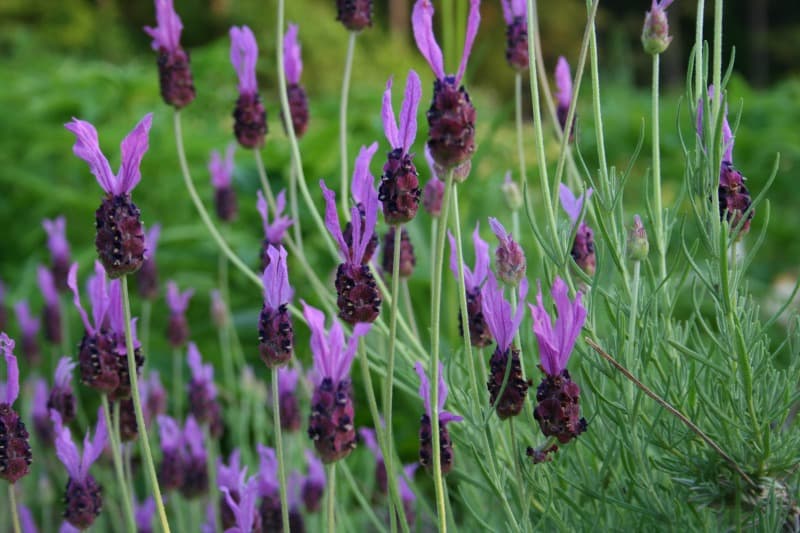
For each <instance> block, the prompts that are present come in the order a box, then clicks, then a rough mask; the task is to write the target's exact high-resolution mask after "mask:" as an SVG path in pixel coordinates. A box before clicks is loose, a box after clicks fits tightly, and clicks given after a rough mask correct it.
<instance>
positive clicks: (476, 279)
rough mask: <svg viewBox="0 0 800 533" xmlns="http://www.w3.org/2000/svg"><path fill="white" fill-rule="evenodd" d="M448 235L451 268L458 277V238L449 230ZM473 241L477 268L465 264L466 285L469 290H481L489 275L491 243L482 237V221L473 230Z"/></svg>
mask: <svg viewBox="0 0 800 533" xmlns="http://www.w3.org/2000/svg"><path fill="white" fill-rule="evenodd" d="M447 237H448V238H449V239H450V270H451V271H452V272H453V275H454V276H455V277H456V279H458V253H457V248H456V239H455V237H453V234H452V233H450V232H449V231H448V232H447ZM472 243H473V245H474V246H475V268H474V269H470V268H469V267H468V266H467V265H464V285H466V287H467V292H475V291H479V290H480V288H481V285H483V282H484V281H486V276H488V275H489V244H488V243H487V242H486V241H484V240H483V239H481V234H480V223H477V224H475V231H473V232H472Z"/></svg>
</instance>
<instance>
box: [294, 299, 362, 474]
mask: <svg viewBox="0 0 800 533" xmlns="http://www.w3.org/2000/svg"><path fill="white" fill-rule="evenodd" d="M303 316H304V317H305V319H306V322H307V323H308V327H309V328H310V329H311V353H312V354H313V358H314V394H313V396H312V398H311V416H310V417H309V419H308V436H309V437H310V438H311V440H313V441H314V447H315V448H316V450H317V453H318V454H319V456H320V458H321V459H322V461H323V462H324V463H332V462H334V461H338V460H339V459H344V458H345V457H347V456H348V455H349V454H350V452H351V451H352V450H353V449H354V448H355V446H356V431H355V427H354V426H353V424H354V422H355V417H354V408H353V391H352V387H351V383H350V377H349V373H350V365H351V364H352V362H353V358H354V357H355V354H356V347H357V346H358V339H359V338H360V337H362V336H364V335H366V334H367V332H368V331H369V329H370V327H371V325H370V324H364V323H358V324H356V325H355V326H354V327H353V335H352V336H351V337H350V340H349V341H348V342H347V344H345V338H344V329H343V328H342V326H341V324H339V323H338V322H336V321H334V322H333V324H332V325H331V327H330V330H327V331H326V330H325V315H324V314H323V313H322V311H320V310H318V309H315V308H313V307H311V306H309V305H306V303H305V302H303Z"/></svg>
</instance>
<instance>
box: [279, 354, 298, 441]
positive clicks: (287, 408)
mask: <svg viewBox="0 0 800 533" xmlns="http://www.w3.org/2000/svg"><path fill="white" fill-rule="evenodd" d="M299 379H300V370H299V369H294V368H286V367H283V368H279V369H278V408H279V409H280V415H281V428H282V429H284V430H286V431H297V430H299V429H300V426H301V424H302V421H301V419H300V406H299V404H298V401H297V382H298V380H299Z"/></svg>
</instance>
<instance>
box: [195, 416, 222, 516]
mask: <svg viewBox="0 0 800 533" xmlns="http://www.w3.org/2000/svg"><path fill="white" fill-rule="evenodd" d="M209 426H210V424H203V438H204V439H205V442H206V443H207V444H208V445H207V446H206V450H207V452H206V470H208V486H209V487H212V488H211V489H210V490H209V491H208V497H209V500H211V502H213V503H212V505H215V506H217V505H218V502H217V499H216V498H219V493H218V492H216V491H215V490H214V488H215V487H218V485H217V455H218V452H217V442H216V440H212V438H211V433H210V427H209ZM193 511H194V510H193ZM192 514H193V515H194V516H197V514H196V513H194V512H192ZM219 515H220V513H218V512H215V513H214V528H215V531H221V528H220V526H221V525H222V523H221V521H220V516H219Z"/></svg>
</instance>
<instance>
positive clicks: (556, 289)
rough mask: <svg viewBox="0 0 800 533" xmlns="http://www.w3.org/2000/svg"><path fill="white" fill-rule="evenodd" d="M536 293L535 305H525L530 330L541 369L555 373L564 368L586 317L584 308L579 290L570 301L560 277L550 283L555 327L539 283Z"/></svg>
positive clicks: (566, 288) (555, 374)
mask: <svg viewBox="0 0 800 533" xmlns="http://www.w3.org/2000/svg"><path fill="white" fill-rule="evenodd" d="M538 285H539V293H538V294H537V295H536V306H534V305H532V304H528V306H529V307H530V310H531V316H533V332H534V333H535V334H536V339H537V341H538V344H539V356H540V359H541V364H542V368H543V369H544V371H545V373H546V374H547V375H548V376H558V375H560V374H561V373H562V372H563V371H564V369H565V368H566V367H567V361H568V360H569V357H570V355H571V354H572V348H573V347H574V346H575V341H576V340H577V339H578V335H579V334H580V332H581V328H582V327H583V323H584V321H585V320H586V308H585V307H583V304H582V303H581V296H582V294H581V292H580V291H579V292H578V294H577V295H576V296H575V299H574V300H573V301H570V299H569V294H568V293H569V288H568V287H567V284H566V283H565V282H564V280H562V279H561V278H558V277H557V278H556V280H555V282H554V283H553V289H552V295H553V301H554V302H555V305H556V313H557V318H556V322H555V328H554V327H553V322H552V320H551V319H550V315H549V314H548V312H547V310H546V309H545V307H544V304H543V302H542V284H541V282H539V283H538Z"/></svg>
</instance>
